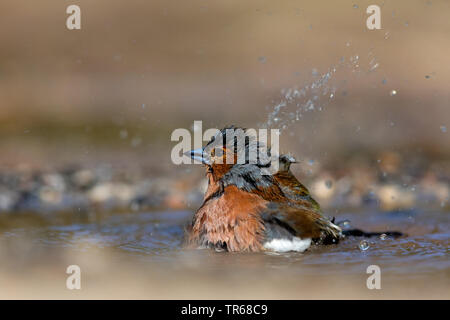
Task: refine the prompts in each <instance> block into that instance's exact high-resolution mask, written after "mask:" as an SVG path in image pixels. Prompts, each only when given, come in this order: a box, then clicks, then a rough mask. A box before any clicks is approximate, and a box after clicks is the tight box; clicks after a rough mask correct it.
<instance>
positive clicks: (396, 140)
mask: <svg viewBox="0 0 450 320" xmlns="http://www.w3.org/2000/svg"><path fill="white" fill-rule="evenodd" d="M70 4H77V5H79V6H80V7H81V15H82V19H81V20H82V22H81V23H82V29H81V30H74V31H70V30H68V29H67V28H66V26H65V21H66V18H67V16H68V15H67V14H66V13H65V11H66V8H67V6H68V5H70ZM370 4H374V2H373V1H283V2H275V1H260V0H258V1H252V0H251V1H245V2H243V1H234V0H232V1H215V0H214V1H205V0H201V1H200V0H193V1H159V0H155V1H143V0H141V1H137V0H131V1H123V0H122V1H118V0H112V1H104V0H97V1H75V0H73V1H54V0H53V1H39V3H34V2H33V4H31V3H30V2H29V1H25V0H14V1H12V0H3V1H2V2H1V4H0V12H1V13H2V14H1V21H2V28H1V29H0V44H1V50H0V148H1V150H2V152H1V153H2V156H1V157H0V162H1V164H3V165H10V164H16V163H18V162H29V163H34V164H37V165H41V164H46V165H53V164H55V165H56V164H59V163H60V162H64V163H65V162H86V161H101V160H102V159H108V161H114V160H120V159H123V160H124V161H129V160H130V159H134V160H133V161H138V162H139V161H140V162H142V163H148V162H152V163H154V164H155V166H158V167H159V166H166V165H167V162H170V160H169V159H170V149H171V148H172V147H173V145H174V143H173V142H171V141H170V133H171V132H172V131H173V130H174V129H175V128H179V127H184V128H190V127H191V126H192V124H193V121H194V120H203V121H204V124H203V126H204V128H209V127H221V126H223V125H225V124H236V125H242V126H250V127H255V126H258V124H260V123H263V122H264V121H265V120H266V119H267V115H268V112H269V111H271V110H273V106H275V105H276V104H277V103H278V102H279V100H280V98H281V94H280V91H281V90H282V89H283V88H291V87H295V86H298V87H300V88H302V87H303V86H305V85H307V84H309V83H311V82H312V81H314V77H313V75H312V73H313V69H314V70H317V73H318V74H323V73H325V72H327V70H328V69H329V68H330V67H333V66H335V65H337V64H338V63H339V61H340V59H341V58H343V59H345V61H349V59H350V57H352V56H355V55H358V56H359V58H360V59H359V63H358V67H357V68H356V69H355V68H349V67H341V68H339V69H338V71H337V72H336V74H335V75H334V76H333V78H332V79H331V80H330V86H332V87H334V88H336V94H335V98H334V100H332V101H331V102H330V103H328V104H327V105H326V107H324V110H323V111H322V112H311V113H307V114H305V116H304V117H303V119H301V120H300V121H298V122H297V123H295V124H292V125H291V126H290V127H289V128H288V129H287V130H286V131H284V133H283V136H282V138H281V144H282V146H283V148H284V149H289V150H291V151H292V152H293V153H294V154H296V155H297V156H298V157H301V158H303V157H316V158H317V159H320V160H322V161H325V162H326V161H328V162H336V161H339V159H341V158H337V160H336V158H335V157H334V155H335V156H339V157H342V156H343V155H348V154H349V153H354V152H355V151H358V152H360V151H363V150H369V151H370V150H378V149H394V150H409V151H411V152H412V153H413V154H415V153H420V154H422V155H423V154H426V156H431V157H438V158H442V157H444V158H446V156H447V154H448V150H450V149H449V148H448V146H449V145H450V134H449V133H446V132H444V131H445V129H443V128H441V126H447V127H448V126H449V125H450V123H449V119H450V109H449V106H450V105H449V102H450V92H449V90H448V84H449V83H450V70H449V68H450V65H449V63H448V62H449V59H448V57H450V38H449V35H450V19H449V12H450V3H449V2H448V1H436V0H433V1H427V0H417V1H406V0H405V1H378V2H377V3H376V4H378V5H380V6H381V14H382V16H381V19H382V30H374V31H369V30H367V28H366V18H367V16H368V15H367V14H366V13H365V10H366V8H367V6H369V5H370ZM375 64H377V67H376V68H375V69H374V70H372V71H370V69H371V68H372V67H373V66H374V65H375ZM392 90H396V92H397V94H396V95H395V96H391V95H390V92H391V91H392ZM287 133H289V134H287ZM134 163H135V162H134Z"/></svg>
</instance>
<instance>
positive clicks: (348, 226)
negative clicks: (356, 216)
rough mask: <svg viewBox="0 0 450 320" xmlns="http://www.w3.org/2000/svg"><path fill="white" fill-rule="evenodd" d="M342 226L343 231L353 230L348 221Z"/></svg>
mask: <svg viewBox="0 0 450 320" xmlns="http://www.w3.org/2000/svg"><path fill="white" fill-rule="evenodd" d="M341 226H342V229H345V230H348V229H350V228H351V225H350V221H348V220H346V221H344V222H342V224H341Z"/></svg>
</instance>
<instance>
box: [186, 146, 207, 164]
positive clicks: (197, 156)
mask: <svg viewBox="0 0 450 320" xmlns="http://www.w3.org/2000/svg"><path fill="white" fill-rule="evenodd" d="M184 154H185V155H187V156H188V157H191V159H193V160H194V163H203V164H210V161H209V157H208V155H207V154H206V153H205V152H204V151H203V148H198V149H194V150H191V151H188V152H185V153H184Z"/></svg>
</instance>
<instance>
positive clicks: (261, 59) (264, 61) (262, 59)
mask: <svg viewBox="0 0 450 320" xmlns="http://www.w3.org/2000/svg"><path fill="white" fill-rule="evenodd" d="M258 61H259V62H261V63H266V61H267V59H266V57H264V56H261V57H258Z"/></svg>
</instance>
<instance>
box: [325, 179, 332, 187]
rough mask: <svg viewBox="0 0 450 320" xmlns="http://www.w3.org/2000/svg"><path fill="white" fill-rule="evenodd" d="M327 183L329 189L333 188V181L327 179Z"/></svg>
mask: <svg viewBox="0 0 450 320" xmlns="http://www.w3.org/2000/svg"><path fill="white" fill-rule="evenodd" d="M325 185H326V186H327V188H328V189H331V187H332V186H333V181H331V180H327V181H325Z"/></svg>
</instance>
